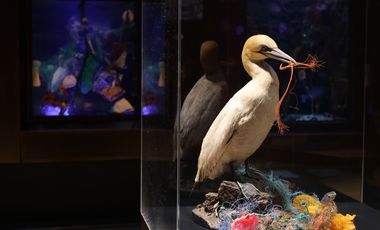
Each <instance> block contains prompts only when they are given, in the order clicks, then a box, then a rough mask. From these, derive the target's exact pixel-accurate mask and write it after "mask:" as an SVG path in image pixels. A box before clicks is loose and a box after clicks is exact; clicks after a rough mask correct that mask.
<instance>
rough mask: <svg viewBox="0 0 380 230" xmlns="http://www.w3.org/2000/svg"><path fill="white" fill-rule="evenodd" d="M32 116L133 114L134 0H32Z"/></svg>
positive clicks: (136, 63)
mask: <svg viewBox="0 0 380 230" xmlns="http://www.w3.org/2000/svg"><path fill="white" fill-rule="evenodd" d="M31 8H32V37H31V40H32V41H31V58H32V85H33V88H32V114H33V116H35V117H36V116H37V117H39V116H105V115H111V114H114V115H117V114H124V115H133V114H135V113H136V111H139V109H137V108H139V106H140V104H139V101H140V88H139V85H140V75H139V72H140V66H139V63H140V58H139V57H140V55H139V53H140V45H139V44H140V40H139V39H140V25H139V23H140V19H139V17H140V8H139V5H138V4H136V3H134V2H131V1H58V0H33V1H32V7H31Z"/></svg>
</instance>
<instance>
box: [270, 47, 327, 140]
mask: <svg viewBox="0 0 380 230" xmlns="http://www.w3.org/2000/svg"><path fill="white" fill-rule="evenodd" d="M320 67H323V62H321V61H318V59H317V57H316V56H312V55H310V54H309V55H308V57H307V59H306V60H305V62H297V63H296V64H294V63H290V64H288V65H286V66H284V65H283V63H281V65H280V70H286V69H290V80H289V82H288V85H287V86H286V90H285V92H284V94H283V95H282V96H281V98H280V101H279V102H278V104H277V108H276V114H277V126H278V130H279V133H280V134H281V135H283V134H284V133H285V131H287V130H288V129H289V126H287V125H285V124H284V123H283V122H282V121H281V105H282V102H283V101H284V99H285V97H286V96H287V95H288V94H289V90H290V85H291V84H292V82H293V73H294V68H296V69H311V70H317V69H318V68H320Z"/></svg>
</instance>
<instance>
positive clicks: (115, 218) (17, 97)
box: [0, 0, 380, 229]
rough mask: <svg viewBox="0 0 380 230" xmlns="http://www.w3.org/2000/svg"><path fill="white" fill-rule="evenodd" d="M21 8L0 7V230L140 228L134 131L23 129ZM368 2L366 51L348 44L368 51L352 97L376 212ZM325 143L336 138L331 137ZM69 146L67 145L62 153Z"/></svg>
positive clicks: (379, 115) (378, 130)
mask: <svg viewBox="0 0 380 230" xmlns="http://www.w3.org/2000/svg"><path fill="white" fill-rule="evenodd" d="M22 2H23V1H21V0H14V1H6V2H4V3H3V12H2V13H1V14H0V24H1V27H0V28H1V40H0V41H1V42H0V47H1V48H0V50H1V74H0V80H1V83H0V105H1V109H0V162H1V165H0V228H1V229H10V228H16V227H26V226H27V227H30V226H38V227H39V226H41V227H43V226H50V227H51V226H68V225H82V224H84V225H88V224H92V225H93V224H114V223H124V224H127V225H129V224H131V225H138V224H139V221H140V217H139V216H140V214H139V189H140V186H139V177H140V169H139V167H140V162H139V156H140V152H139V150H140V135H139V133H140V131H139V130H138V129H129V128H122V129H112V128H107V129H87V130H74V131H73V130H70V129H69V130H54V131H49V132H42V131H38V130H23V129H21V114H20V108H21V106H22V105H20V103H21V101H22V100H21V99H22V98H21V95H22V94H21V92H20V85H21V82H20V80H21V77H22V76H21V74H20V73H21V71H20V60H21V59H22V55H23V50H21V49H20V38H21V37H22V36H25V34H24V33H23V31H20V23H21V22H20V20H19V19H20V15H19V13H20V12H21V7H22V6H21V3H22ZM367 2H368V8H367V9H368V15H367V22H368V23H367V26H368V30H367V31H368V33H367V35H368V36H367V45H366V43H365V42H363V43H357V44H354V45H356V46H360V47H362V48H366V47H367V52H366V59H367V60H362V58H358V60H357V62H358V63H363V62H364V63H365V64H366V65H365V67H366V68H365V69H366V70H367V72H366V78H364V77H363V76H362V75H358V76H357V77H358V79H359V80H361V81H362V82H364V80H365V82H366V88H365V91H364V93H363V95H365V97H364V98H363V97H362V98H357V100H358V101H359V102H360V101H361V100H364V99H365V108H366V109H365V111H364V113H363V114H364V115H365V116H364V117H365V119H364V120H363V124H364V125H365V129H364V137H363V138H362V136H357V137H355V138H356V139H355V140H356V141H358V142H361V141H362V140H363V141H364V149H365V151H364V156H365V158H364V190H363V191H364V194H363V197H364V202H365V203H367V204H369V205H370V206H373V207H375V208H377V209H380V197H379V194H380V185H379V184H380V178H379V174H378V170H379V168H380V151H379V147H378V143H379V141H380V136H379V134H380V125H379V124H380V102H379V96H378V89H379V87H380V81H379V79H380V76H379V74H378V73H377V71H378V70H377V69H376V67H377V60H378V56H379V53H380V44H379V43H378V36H377V33H378V23H379V22H380V18H379V17H380V16H379V14H378V10H379V9H380V2H378V1H376V0H368V1H367ZM360 4H365V2H360ZM362 6H363V7H364V5H362ZM235 7H236V8H239V7H242V6H239V5H238V4H237V5H235ZM364 8H365V7H364ZM205 10H210V11H212V8H211V7H209V8H207V6H206V8H205ZM224 16H228V14H225V15H224ZM361 16H362V15H361ZM352 26H361V25H352ZM210 28H212V27H211V26H210ZM228 42H230V41H228ZM231 42H232V41H231ZM190 49H192V48H191V47H189V50H190ZM194 49H195V48H194ZM197 49H198V48H197ZM197 49H196V50H197ZM183 52H186V50H184V51H183ZM231 52H233V50H232V51H231ZM230 55H232V56H233V55H235V54H234V53H231V54H230ZM233 71H240V70H239V69H237V70H233ZM189 85H190V84H189ZM236 87H238V86H236ZM185 90H186V89H185ZM168 138H170V136H169V137H168ZM326 138H329V139H330V140H331V138H334V137H331V134H330V136H327V137H326ZM337 140H338V141H339V140H340V139H339V138H337ZM343 140H344V139H343ZM65 143H66V144H65ZM67 143H72V144H70V146H68V145H67ZM336 145H337V146H339V143H336ZM346 167H348V168H349V167H350V165H346Z"/></svg>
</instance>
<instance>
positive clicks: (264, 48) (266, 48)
mask: <svg viewBox="0 0 380 230" xmlns="http://www.w3.org/2000/svg"><path fill="white" fill-rule="evenodd" d="M271 50H272V49H271V48H269V47H268V46H266V45H263V46H262V47H261V51H264V52H265V51H271Z"/></svg>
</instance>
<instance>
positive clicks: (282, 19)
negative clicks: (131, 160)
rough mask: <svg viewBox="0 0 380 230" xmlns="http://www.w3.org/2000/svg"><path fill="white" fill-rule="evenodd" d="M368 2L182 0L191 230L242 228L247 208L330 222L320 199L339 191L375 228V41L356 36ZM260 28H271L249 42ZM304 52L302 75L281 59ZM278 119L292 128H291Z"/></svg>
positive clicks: (273, 222)
mask: <svg viewBox="0 0 380 230" xmlns="http://www.w3.org/2000/svg"><path fill="white" fill-rule="evenodd" d="M364 9H365V6H364V5H363V4H359V3H354V1H350V0H343V1H342V0H336V1H334V0H333V1H322V0H321V1H312V0H276V1H265V0H250V1H248V0H218V1H202V0H183V1H182V11H181V15H182V21H181V35H182V39H181V67H182V68H181V112H180V117H179V119H178V121H179V126H178V127H179V129H178V133H177V135H178V139H177V143H178V146H177V148H178V152H177V161H179V162H180V166H179V169H180V181H179V182H180V184H179V187H180V189H179V191H180V207H181V211H180V229H202V227H200V226H209V227H210V226H213V227H214V228H221V229H231V226H232V225H233V224H234V223H235V222H236V223H239V222H238V217H241V219H244V220H243V221H241V222H240V224H242V225H243V224H244V221H245V222H246V223H251V224H252V223H254V222H255V221H257V220H258V219H260V223H261V225H262V226H261V227H262V229H270V228H271V227H272V228H273V229H286V227H289V229H292V227H293V228H294V229H297V227H296V226H298V227H299V228H304V229H307V228H313V229H318V228H319V227H318V226H316V224H317V223H316V222H317V221H322V222H323V220H319V219H318V218H322V217H318V216H320V215H321V213H323V212H322V211H320V210H319V208H318V207H325V206H324V205H326V203H324V202H326V201H327V200H328V199H331V198H334V201H335V202H336V204H337V206H338V209H339V212H340V213H342V214H344V215H345V214H358V216H357V217H356V223H357V224H358V229H361V228H363V229H366V228H365V227H364V226H365V225H360V224H363V223H365V222H367V219H365V217H364V216H365V213H366V211H364V210H367V211H368V207H367V206H365V205H362V204H361V203H360V201H361V199H362V198H361V197H362V191H361V188H362V154H363V148H362V147H363V120H362V114H363V79H364V68H363V67H364V66H363V63H364V52H363V49H361V48H360V47H357V45H356V44H358V43H363V42H364V32H365V31H364V29H363V28H364V17H365V15H364ZM354 25H355V26H354ZM356 25H361V26H356ZM256 34H265V35H267V36H269V37H265V36H261V37H255V38H252V39H250V40H249V43H246V41H247V39H248V38H250V37H251V36H253V35H256ZM273 41H274V42H273ZM279 49H280V50H281V51H280V50H279ZM309 55H315V56H316V57H317V60H315V59H313V58H310V57H309ZM308 57H309V58H308ZM293 59H295V60H297V64H295V65H296V67H295V69H294V81H293V82H292V83H291V84H290V83H289V81H290V75H291V71H290V68H291V66H288V67H287V69H286V68H285V69H283V70H281V69H280V68H279V66H280V64H281V63H282V62H283V63H284V64H283V66H286V65H287V62H291V63H294V62H295V61H294V60H293ZM318 61H321V62H318ZM264 62H266V63H267V64H264ZM301 62H302V63H304V64H303V65H301V64H300V63H301ZM322 62H323V63H322ZM352 63H355V65H353V64H352ZM315 64H321V66H319V68H316V69H314V68H311V67H312V66H314V67H315ZM270 66H271V67H270ZM301 66H302V67H305V68H300V67H301ZM272 68H273V70H272ZM277 77H278V79H277ZM277 80H278V81H277ZM288 87H289V89H290V90H289V92H286V91H287V90H286V89H287V88H288ZM284 94H285V96H284V100H283V101H282V103H281V104H279V99H280V98H282V95H284ZM228 100H229V102H227V101H228ZM277 108H279V109H278V110H277ZM280 118H281V119H280ZM276 120H278V121H282V122H284V123H285V124H286V125H288V126H289V127H290V128H289V130H282V131H283V134H284V135H281V134H280V133H281V132H279V128H281V127H283V126H281V125H280V124H281V123H279V122H277V124H276V122H275V121H276ZM268 133H269V134H268ZM267 134H268V135H267ZM244 163H245V164H244ZM241 164H242V167H239V166H240V165H241ZM244 167H245V168H244ZM237 169H238V170H237ZM232 170H234V171H235V172H234V173H232V172H231V171H232ZM257 170H259V171H257ZM194 181H198V182H199V183H194ZM223 181H229V182H223ZM236 181H239V183H240V184H239V183H236ZM244 182H249V183H251V184H253V185H254V186H255V187H256V189H257V190H258V191H260V192H261V193H259V194H258V192H257V190H256V189H255V188H254V187H252V186H251V185H247V184H243V183H244ZM331 191H335V193H336V197H334V195H333V194H334V193H328V192H331ZM262 192H265V193H270V194H272V198H268V197H265V193H264V194H263V193H262ZM205 194H207V195H206V196H205ZM325 194H328V195H329V196H325ZM300 195H303V196H300ZM324 196H325V199H322V198H323V197H324ZM305 197H307V198H305ZM329 197H330V198H329ZM296 198H297V199H296ZM247 200H249V202H247ZM260 202H263V203H260ZM305 202H306V203H305ZM307 202H309V203H307ZM313 202H314V204H315V207H314V206H313V207H311V206H310V205H311V203H313ZM329 204H331V205H332V203H331V202H330V203H329ZM277 205H279V206H277ZM319 205H322V206H319ZM303 207H304V208H303ZM316 207H317V208H316ZM287 208H288V209H292V210H296V211H295V212H294V213H290V212H286V210H287ZM305 208H306V209H305ZM279 210H284V211H279ZM297 210H298V211H297ZM305 210H307V213H306V214H305ZM313 212H314V214H313ZM325 214H326V213H325ZM335 214H336V213H335V211H333V213H329V215H330V216H335ZM247 215H249V218H248V216H247ZM313 215H314V216H313ZM253 216H254V217H253ZM273 216H280V217H278V218H277V219H276V218H273ZM285 216H287V217H285ZM379 216H380V215H379ZM255 218H256V219H255ZM265 218H266V219H265ZM304 218H306V219H304ZM337 218H338V217H337ZM285 220H286V222H287V224H285V223H283V225H281V224H280V222H281V221H285ZM265 221H267V222H265ZM313 221H314V222H313ZM373 221H376V220H373ZM324 223H326V224H329V223H331V222H324ZM347 223H349V221H348V222H347ZM372 223H375V222H372ZM285 225H286V226H285ZM290 225H291V226H290Z"/></svg>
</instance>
